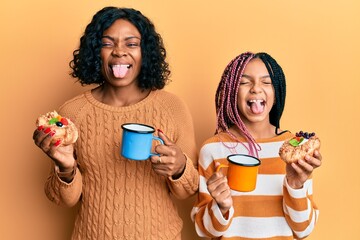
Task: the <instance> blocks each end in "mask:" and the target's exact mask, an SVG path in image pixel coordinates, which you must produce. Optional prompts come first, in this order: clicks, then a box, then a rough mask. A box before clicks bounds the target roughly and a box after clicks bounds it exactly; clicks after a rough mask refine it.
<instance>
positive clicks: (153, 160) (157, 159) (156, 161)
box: [150, 155, 164, 165]
mask: <svg viewBox="0 0 360 240" xmlns="http://www.w3.org/2000/svg"><path fill="white" fill-rule="evenodd" d="M163 159H164V158H161V157H160V156H157V155H154V156H151V158H150V161H151V163H152V164H155V165H156V164H159V163H161V162H163Z"/></svg>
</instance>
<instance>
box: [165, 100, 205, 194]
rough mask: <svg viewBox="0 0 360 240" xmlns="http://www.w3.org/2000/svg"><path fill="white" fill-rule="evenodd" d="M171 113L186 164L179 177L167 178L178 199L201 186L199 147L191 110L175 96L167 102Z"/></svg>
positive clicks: (175, 134) (177, 142) (192, 192)
mask: <svg viewBox="0 0 360 240" xmlns="http://www.w3.org/2000/svg"><path fill="white" fill-rule="evenodd" d="M166 104H167V109H168V110H169V115H170V116H172V118H173V125H174V129H173V131H174V139H172V140H173V141H174V142H175V144H176V145H178V146H179V147H180V148H181V150H182V151H183V153H184V154H185V156H186V158H187V160H186V166H185V170H184V172H183V174H182V176H181V177H180V178H179V179H176V180H173V179H172V178H168V179H167V183H168V186H169V189H170V191H171V192H172V193H173V194H174V196H175V197H176V198H178V199H185V198H188V197H190V196H192V195H194V194H195V193H196V192H197V190H198V186H199V173H198V171H197V149H196V142H195V131H194V125H193V120H192V116H191V114H190V111H189V109H188V107H187V105H186V104H185V102H183V101H182V100H180V99H179V98H177V97H175V98H172V99H171V100H168V101H167V102H166Z"/></svg>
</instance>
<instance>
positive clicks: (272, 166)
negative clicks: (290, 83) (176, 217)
mask: <svg viewBox="0 0 360 240" xmlns="http://www.w3.org/2000/svg"><path fill="white" fill-rule="evenodd" d="M285 90H286V88H285V76H284V73H283V71H282V69H281V67H280V66H279V65H278V64H277V62H276V61H275V60H274V59H273V58H272V57H271V56H270V55H268V54H266V53H257V54H253V53H250V52H246V53H243V54H241V55H239V56H237V57H236V58H235V59H233V60H232V61H231V62H230V63H229V64H228V66H227V67H226V69H225V71H224V73H223V75H222V78H221V81H220V84H219V86H218V89H217V92H216V112H217V129H216V134H215V136H213V137H211V138H209V139H208V140H207V141H205V143H204V144H203V146H202V148H201V150H200V158H199V173H200V186H199V194H198V199H197V201H196V203H195V206H194V208H193V210H192V213H191V215H192V219H193V221H195V227H196V231H197V233H198V235H199V236H202V237H211V238H214V239H247V240H248V239H257V240H259V239H279V240H280V239H281V240H285V239H294V238H303V237H306V236H308V235H309V234H310V233H311V232H312V230H313V229H314V225H315V223H316V221H317V218H318V214H319V212H318V209H317V207H316V205H315V203H314V201H313V189H312V178H311V175H312V172H313V170H314V169H315V168H317V167H319V166H320V165H321V159H322V157H321V154H320V153H319V151H316V152H315V153H314V156H313V157H312V156H306V157H305V159H304V160H300V161H298V162H297V163H292V164H288V165H286V164H285V163H284V161H282V160H281V159H280V157H279V148H280V146H281V144H282V143H283V142H284V141H285V140H287V139H289V138H291V137H293V134H291V133H290V132H289V131H282V130H281V129H280V117H281V115H282V112H283V109H284V105H285V93H286V91H285ZM234 153H243V154H249V155H252V156H255V157H258V158H260V159H261V165H260V168H259V175H258V180H257V186H256V189H255V190H254V191H252V192H247V193H245V192H238V191H234V190H230V188H229V186H228V184H227V179H226V177H225V176H224V174H223V173H222V171H219V172H216V171H215V169H216V167H217V166H218V165H219V164H220V163H227V161H226V157H227V156H228V155H230V154H234Z"/></svg>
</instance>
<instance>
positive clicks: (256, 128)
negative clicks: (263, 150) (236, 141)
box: [230, 123, 276, 140]
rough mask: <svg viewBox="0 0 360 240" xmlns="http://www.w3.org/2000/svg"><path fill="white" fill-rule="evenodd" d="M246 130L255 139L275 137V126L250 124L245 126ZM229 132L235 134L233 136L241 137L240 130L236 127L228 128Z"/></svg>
mask: <svg viewBox="0 0 360 240" xmlns="http://www.w3.org/2000/svg"><path fill="white" fill-rule="evenodd" d="M245 126H246V128H247V130H248V131H249V133H250V135H251V136H252V137H253V138H254V139H255V140H257V139H266V138H273V137H275V136H276V133H275V129H276V128H275V126H273V125H271V124H270V123H265V124H264V123H252V124H250V125H249V124H245ZM230 130H231V132H232V133H233V134H235V136H242V134H241V131H240V129H239V128H238V127H237V126H233V127H231V128H230Z"/></svg>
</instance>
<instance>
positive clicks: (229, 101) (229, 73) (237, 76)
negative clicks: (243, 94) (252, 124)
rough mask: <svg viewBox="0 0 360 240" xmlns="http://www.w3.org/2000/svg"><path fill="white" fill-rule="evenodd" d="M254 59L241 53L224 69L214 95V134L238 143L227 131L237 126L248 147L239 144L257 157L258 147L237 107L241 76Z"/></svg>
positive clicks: (253, 55)
mask: <svg viewBox="0 0 360 240" xmlns="http://www.w3.org/2000/svg"><path fill="white" fill-rule="evenodd" d="M254 57H255V54H253V53H251V52H246V53H243V54H241V55H239V56H237V57H236V58H234V59H233V60H232V61H231V62H230V63H229V64H228V65H227V67H226V68H225V70H224V73H223V75H222V77H221V80H220V83H219V85H218V88H217V91H216V95H215V106H216V113H217V128H216V132H215V133H219V132H222V131H225V132H227V133H228V134H229V135H230V136H231V138H232V139H234V140H235V141H236V142H238V140H237V139H236V136H235V135H234V134H232V133H231V132H230V131H229V128H230V127H232V126H234V125H235V126H237V127H238V128H239V130H240V133H241V134H242V135H243V136H244V137H245V139H246V140H247V142H248V144H249V146H246V145H245V144H243V143H241V144H243V145H244V147H245V148H246V149H248V151H249V154H250V155H253V156H255V155H256V156H257V151H258V150H260V146H259V145H258V144H257V143H256V142H255V139H254V138H253V137H252V136H251V134H250V133H249V131H248V130H247V128H246V126H245V124H244V123H243V121H242V120H241V117H240V114H239V110H238V107H237V95H238V91H239V86H240V80H241V76H242V74H243V72H244V69H245V67H246V65H247V64H248V62H249V61H250V60H251V59H252V58H254Z"/></svg>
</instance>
